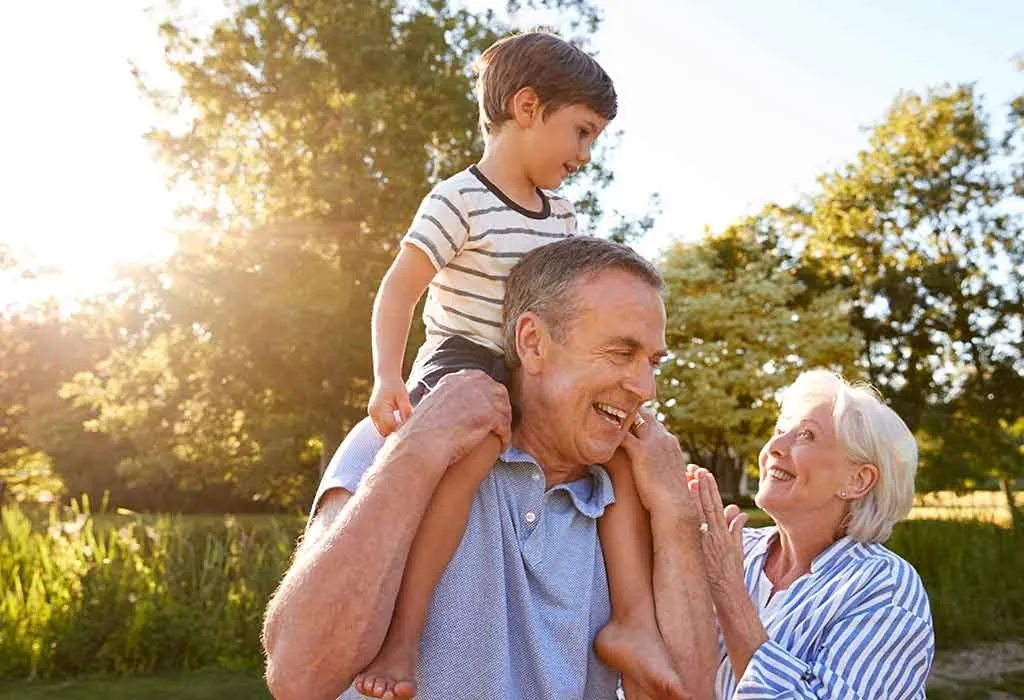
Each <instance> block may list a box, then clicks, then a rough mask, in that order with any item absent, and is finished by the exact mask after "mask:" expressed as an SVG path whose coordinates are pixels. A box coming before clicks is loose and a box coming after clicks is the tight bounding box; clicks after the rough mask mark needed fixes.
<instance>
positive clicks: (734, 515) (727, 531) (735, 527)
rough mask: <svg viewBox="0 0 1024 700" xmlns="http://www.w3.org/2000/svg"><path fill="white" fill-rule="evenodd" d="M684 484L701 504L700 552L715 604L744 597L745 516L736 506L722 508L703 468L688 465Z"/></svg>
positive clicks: (715, 489)
mask: <svg viewBox="0 0 1024 700" xmlns="http://www.w3.org/2000/svg"><path fill="white" fill-rule="evenodd" d="M686 479H687V485H688V486H689V488H690V490H691V492H692V493H694V495H695V497H696V500H697V501H698V503H699V504H700V510H701V515H702V519H703V520H704V525H702V526H701V530H702V531H703V532H704V535H703V537H701V551H702V552H703V553H704V567H705V570H706V571H707V577H708V585H709V586H710V587H711V597H712V598H713V599H714V601H715V604H716V605H719V604H720V602H725V599H726V596H728V595H730V594H733V595H736V594H742V595H744V596H746V586H745V584H744V582H743V526H744V525H746V523H747V515H746V513H744V512H743V511H741V510H740V509H739V507H738V506H736V505H729V506H728V507H726V508H723V507H722V496H721V494H719V493H718V484H717V483H716V482H715V477H714V475H713V474H712V473H711V472H709V471H708V470H707V469H704V468H703V467H698V466H697V465H694V464H691V465H689V466H687V468H686Z"/></svg>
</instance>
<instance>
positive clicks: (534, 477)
mask: <svg viewBox="0 0 1024 700" xmlns="http://www.w3.org/2000/svg"><path fill="white" fill-rule="evenodd" d="M530 478H531V479H533V480H534V481H540V474H538V473H537V472H534V473H533V476H531V477H530Z"/></svg>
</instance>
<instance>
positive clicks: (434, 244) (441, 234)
mask: <svg viewBox="0 0 1024 700" xmlns="http://www.w3.org/2000/svg"><path fill="white" fill-rule="evenodd" d="M468 238H469V215H468V214H467V212H466V209H465V203H464V201H463V199H462V195H461V194H459V191H458V188H457V187H456V186H455V185H454V184H453V183H451V182H449V181H447V180H446V181H445V182H442V183H440V184H439V185H438V186H437V187H435V188H434V189H433V190H432V191H431V193H430V194H428V195H427V196H426V197H424V198H423V201H422V202H420V208H419V209H418V210H417V211H416V216H415V217H414V218H413V221H412V225H411V226H410V227H409V230H408V232H406V234H405V236H404V237H403V238H402V243H403V244H405V245H413V246H416V247H417V248H419V249H420V250H422V251H423V252H424V253H426V254H427V257H428V258H430V261H431V262H432V263H434V267H435V269H437V270H440V269H441V268H443V267H444V266H445V265H447V264H448V263H449V262H451V260H452V258H454V257H455V256H456V255H457V254H458V252H459V251H460V250H462V247H463V246H464V245H465V244H466V240H467V239H468Z"/></svg>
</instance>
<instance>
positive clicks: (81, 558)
mask: <svg viewBox="0 0 1024 700" xmlns="http://www.w3.org/2000/svg"><path fill="white" fill-rule="evenodd" d="M0 521H2V522H0V525H2V530H0V679H10V680H15V679H25V678H41V679H45V678H58V677H64V676H75V675H82V674H96V673H101V674H103V673H106V674H119V675H122V674H142V673H147V674H148V673H158V672H176V671H186V670H194V669H199V668H209V667H219V668H224V669H239V670H241V669H247V670H248V669H251V670H257V669H260V668H261V667H262V654H261V649H260V642H259V632H260V627H261V623H262V615H263V610H264V607H265V606H266V603H267V601H268V600H269V598H270V595H271V594H272V593H273V590H274V588H275V587H276V585H277V583H278V581H279V580H280V577H281V575H282V574H283V572H284V571H285V569H286V568H287V565H288V562H289V558H290V556H291V551H292V548H293V546H294V543H295V539H296V537H297V536H298V534H299V532H300V530H301V527H302V521H301V520H300V519H299V518H286V517H271V516H246V517H233V516H221V517H214V516H209V517H205V516H177V517H172V516H137V515H131V516H124V515H99V516H91V515H90V514H89V513H88V512H83V511H81V510H72V511H71V512H69V513H65V515H64V517H63V518H62V517H59V512H58V511H57V510H56V509H51V510H50V511H49V512H48V513H43V514H42V516H41V517H39V516H37V517H34V518H33V517H30V514H29V512H27V511H25V510H23V509H21V508H19V507H18V506H10V507H6V508H3V509H2V510H0ZM752 524H758V525H760V524H764V523H762V522H761V521H757V522H756V523H752ZM889 546H890V547H891V548H892V549H893V550H894V551H896V552H898V553H899V554H901V555H902V556H904V557H906V558H907V559H908V560H909V561H910V562H911V563H913V564H914V566H915V567H917V570H918V571H919V572H920V574H921V578H922V579H923V581H924V585H925V588H927V590H928V593H929V597H930V599H931V605H932V611H933V613H934V616H935V629H936V638H937V642H938V644H939V645H940V646H944V647H950V646H952V647H959V646H964V645H966V644H970V643H973V642H978V641H984V640H999V639H1007V638H1013V637H1020V636H1021V634H1022V633H1021V630H1022V629H1024V586H1022V585H1021V583H1020V572H1022V571H1024V536H1022V535H1021V534H1020V533H1016V534H1015V533H1014V532H1012V531H1010V530H1005V529H1001V528H999V527H998V526H995V525H992V524H986V523H971V522H949V521H924V520H916V521H911V522H906V523H902V524H900V525H898V526H897V528H896V530H895V532H894V533H893V537H892V539H891V540H890V542H889Z"/></svg>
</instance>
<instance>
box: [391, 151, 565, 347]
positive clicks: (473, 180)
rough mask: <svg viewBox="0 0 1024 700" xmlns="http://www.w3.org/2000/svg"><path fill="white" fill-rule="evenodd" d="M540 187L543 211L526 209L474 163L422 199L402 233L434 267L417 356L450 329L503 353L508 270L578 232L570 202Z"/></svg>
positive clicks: (432, 345) (453, 333)
mask: <svg viewBox="0 0 1024 700" xmlns="http://www.w3.org/2000/svg"><path fill="white" fill-rule="evenodd" d="M537 192H538V194H539V195H540V198H541V202H542V205H541V209H540V211H530V210H528V209H524V208H523V207H521V206H519V205H518V204H516V203H515V202H513V201H512V200H511V199H509V198H508V197H507V196H506V195H505V193H503V192H502V191H501V190H499V189H498V188H497V187H496V186H495V185H494V184H493V183H492V182H490V181H489V180H488V179H487V178H486V177H484V175H483V174H482V173H481V172H480V171H479V170H478V169H477V167H476V166H475V165H474V166H471V167H469V168H467V169H466V170H463V171H462V172H460V173H458V174H456V175H453V176H452V177H450V178H448V179H447V180H444V181H443V182H441V183H440V184H438V185H437V186H436V187H435V188H434V189H433V190H432V191H431V192H430V194H429V195H427V196H426V197H425V198H424V199H423V202H422V203H421V204H420V208H419V211H417V212H416V218H415V219H414V220H413V223H412V226H411V227H410V228H409V232H408V233H406V234H405V237H404V238H403V239H402V243H403V244H407V245H414V246H416V247H417V248H419V249H420V250H422V251H423V252H424V253H426V255H427V257H429V258H430V260H431V262H433V264H434V267H435V268H437V274H436V275H435V276H434V279H433V281H432V282H431V283H430V288H429V290H428V292H427V301H426V305H425V306H424V309H423V322H424V325H425V326H426V331H427V339H426V342H425V343H424V345H423V348H421V349H420V354H419V358H418V360H417V361H422V360H423V359H424V358H425V357H426V356H427V354H429V352H431V351H432V350H433V348H435V347H436V346H437V344H438V343H440V342H441V341H442V340H444V339H445V338H446V337H449V336H453V335H459V336H463V337H465V338H468V339H469V340H472V341H474V342H477V343H480V344H481V345H483V346H485V347H487V348H490V349H491V350H493V351H495V352H497V353H499V354H502V333H501V308H502V303H503V301H504V299H505V283H506V282H507V281H508V274H509V271H510V270H511V269H512V267H513V266H514V265H515V264H516V262H517V261H518V260H519V259H520V258H522V257H523V256H524V255H526V253H528V252H529V251H531V250H533V249H534V248H537V247H538V246H542V245H544V244H546V243H551V242H553V241H556V240H558V239H560V238H567V237H569V236H573V235H575V234H576V213H575V211H574V209H573V206H572V203H571V202H569V200H567V199H565V198H563V197H558V196H556V195H553V194H550V193H547V192H542V191H541V190H537Z"/></svg>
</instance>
